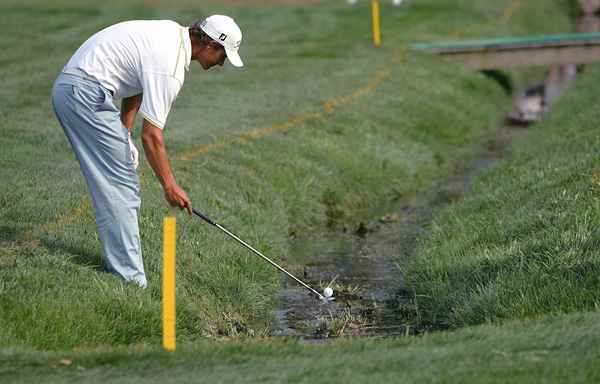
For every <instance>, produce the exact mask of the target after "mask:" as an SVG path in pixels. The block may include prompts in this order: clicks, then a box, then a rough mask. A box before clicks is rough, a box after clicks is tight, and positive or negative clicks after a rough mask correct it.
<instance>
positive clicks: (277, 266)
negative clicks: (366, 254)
mask: <svg viewBox="0 0 600 384" xmlns="http://www.w3.org/2000/svg"><path fill="white" fill-rule="evenodd" d="M192 212H194V214H195V215H196V216H198V217H200V218H201V219H202V220H204V221H206V222H207V223H208V224H210V225H212V226H215V227H217V228H219V229H220V230H221V231H223V232H225V234H226V235H227V236H229V237H231V238H232V239H234V240H235V241H237V242H238V243H240V244H242V245H243V246H244V247H246V248H248V249H249V250H251V251H252V252H254V254H256V255H258V256H260V257H261V258H262V259H263V260H265V261H267V262H268V263H269V264H271V265H272V266H274V267H275V268H277V269H278V270H280V271H281V272H283V273H285V274H286V275H288V276H289V277H291V278H292V279H294V280H296V282H297V283H298V284H300V285H302V286H303V287H304V288H306V289H308V290H309V291H310V292H311V293H312V294H313V295H315V296H316V297H317V298H318V299H319V300H321V301H323V302H329V301H332V300H334V298H333V297H332V296H331V295H332V294H333V291H332V290H331V288H329V290H328V292H327V293H329V297H327V296H324V295H321V294H320V293H319V292H318V291H317V290H315V289H313V288H312V287H311V286H310V285H308V284H306V283H305V282H303V281H302V280H300V279H298V278H297V277H296V276H294V275H292V274H291V273H289V272H288V271H286V270H285V269H284V268H283V267H281V266H280V265H279V264H277V263H275V262H274V261H273V260H271V259H269V258H268V257H266V256H265V255H263V254H262V253H260V252H259V251H257V250H256V249H254V248H252V247H251V246H250V245H249V244H247V243H246V242H244V241H243V240H242V239H240V238H239V237H237V236H236V235H234V234H233V233H231V232H229V231H228V230H227V229H226V228H224V227H222V226H221V225H219V224H218V223H216V222H214V221H212V220H211V219H210V218H209V217H208V216H206V215H205V214H203V213H202V212H200V211H199V210H197V209H196V208H192ZM326 290H327V289H326ZM327 293H326V294H327Z"/></svg>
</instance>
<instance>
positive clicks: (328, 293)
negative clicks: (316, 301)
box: [323, 287, 333, 297]
mask: <svg viewBox="0 0 600 384" xmlns="http://www.w3.org/2000/svg"><path fill="white" fill-rule="evenodd" d="M323 295H325V297H331V296H333V289H331V287H327V288H325V290H324V291H323Z"/></svg>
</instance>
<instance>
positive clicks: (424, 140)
mask: <svg viewBox="0 0 600 384" xmlns="http://www.w3.org/2000/svg"><path fill="white" fill-rule="evenodd" d="M516 3H520V2H516ZM512 4H515V2H511V1H508V0H503V1H489V2H475V3H473V2H470V1H460V2H450V1H440V0H429V1H419V2H415V3H414V4H411V5H410V6H408V7H406V8H402V9H400V10H397V9H393V8H391V7H389V8H388V7H387V6H386V7H384V9H383V11H384V12H383V15H384V18H383V25H384V41H385V44H384V47H383V48H382V49H380V50H376V49H374V48H372V47H371V45H370V38H369V33H370V32H369V31H370V24H369V14H368V6H367V5H366V4H364V5H361V6H359V7H357V8H349V7H347V6H345V5H344V4H333V3H323V4H319V5H318V6H310V7H309V6H301V5H294V6H273V5H270V6H262V7H261V6H243V5H239V6H234V5H230V6H224V5H207V4H203V5H197V4H193V3H191V2H188V1H183V0H182V1H181V2H172V3H170V4H169V5H168V6H166V5H160V4H158V3H155V2H151V1H146V2H137V3H136V2H129V3H127V4H124V3H118V2H111V1H107V2H102V4H97V5H92V4H83V3H81V2H74V1H68V0H64V1H59V2H52V3H47V2H42V1H31V2H23V1H18V2H17V1H13V0H10V1H6V2H3V3H2V5H0V10H1V12H0V30H1V31H2V33H3V38H2V41H1V43H0V44H1V46H2V50H3V52H4V53H3V56H2V58H1V59H0V66H1V68H2V71H0V79H1V80H2V82H3V85H4V86H3V87H2V89H0V117H1V119H0V130H1V132H2V135H0V145H1V146H2V151H1V152H0V164H1V165H2V166H1V167H0V179H1V180H2V194H1V195H0V199H1V200H0V218H1V219H0V220H1V222H0V226H1V232H0V233H1V235H0V236H1V237H0V240H1V244H0V308H1V309H2V310H1V311H0V324H2V326H1V327H0V346H2V347H8V346H17V347H30V348H37V349H61V350H62V349H68V348H72V347H76V346H79V347H82V346H97V345H119V344H133V343H139V342H144V343H155V344H157V343H158V342H159V340H160V317H159V316H160V284H159V281H160V275H159V273H160V266H161V243H160V241H161V220H162V218H163V217H164V216H165V215H167V214H173V212H171V211H169V210H168V209H167V208H166V204H165V202H164V201H163V197H162V193H161V191H160V188H159V186H158V183H156V182H155V181H154V178H153V176H152V174H151V170H150V169H149V167H148V166H147V164H142V167H141V169H140V174H141V179H142V189H143V204H142V215H141V218H140V224H141V234H142V241H143V251H144V260H145V265H146V270H147V272H148V276H149V279H150V287H149V289H147V290H146V291H141V290H138V289H136V288H135V287H132V286H129V285H126V284H123V283H121V282H120V281H118V280H116V279H114V278H113V277H111V276H110V275H108V274H104V273H101V272H100V268H101V260H100V252H99V245H98V239H97V235H96V233H95V225H94V219H93V212H92V210H91V208H90V203H89V198H88V197H87V191H86V188H85V184H84V181H83V178H82V176H81V173H80V171H79V167H78V165H77V163H76V161H75V159H74V156H73V155H72V153H71V150H70V148H69V147H68V144H67V142H66V140H65V137H64V135H63V133H62V131H61V129H60V127H59V126H58V123H57V122H56V120H55V118H54V116H53V113H52V111H51V108H50V103H49V92H50V87H51V85H52V82H53V80H54V78H55V77H56V75H57V74H58V72H59V71H60V68H61V67H62V65H64V63H65V62H66V61H67V60H68V58H69V57H70V55H71V54H72V53H73V52H74V50H75V49H76V48H77V46H78V45H79V44H81V43H82V42H83V41H84V40H85V39H86V38H87V37H88V36H90V35H91V34H92V33H94V32H95V31H97V30H99V29H100V28H102V27H104V26H107V25H110V24H112V23H115V22H117V21H121V20H126V19H135V18H171V19H174V20H177V21H179V22H181V23H189V22H191V21H193V20H194V19H195V18H196V17H200V16H202V15H205V14H208V13H219V12H222V13H228V14H231V15H232V16H234V17H235V18H236V19H238V21H239V22H240V24H241V25H242V26H243V27H244V31H245V42H244V46H243V49H242V52H243V55H244V59H245V62H246V63H247V67H246V68H245V69H244V70H242V71H234V70H233V69H232V68H230V67H225V68H222V69H219V70H216V71H211V72H209V73H204V72H201V71H200V70H199V68H198V67H197V66H195V65H194V66H193V70H192V71H191V72H190V73H189V77H188V79H187V81H186V85H185V87H184V89H183V91H182V93H181V94H180V96H179V98H178V100H177V102H176V104H175V107H174V109H173V111H172V115H171V118H170V121H169V126H168V128H167V131H166V138H167V146H168V149H169V151H170V153H171V155H172V160H173V161H172V165H173V167H174V169H175V174H176V176H177V179H178V181H179V183H180V184H181V186H182V187H183V188H184V189H186V190H187V192H188V193H189V194H190V196H191V197H192V199H193V201H194V203H195V206H196V207H198V208H201V209H203V210H205V211H206V212H208V213H209V214H210V215H211V216H213V217H214V218H215V219H216V220H217V221H219V222H221V223H223V224H224V225H225V226H227V227H229V228H230V229H232V230H233V231H234V232H236V233H238V234H240V235H241V236H242V237H243V238H244V239H246V240H247V241H248V242H250V243H251V244H253V245H255V246H256V247H257V248H259V249H261V250H262V251H264V252H265V253H266V254H268V255H270V256H271V257H274V258H278V257H280V256H281V255H282V254H285V251H286V247H287V239H288V236H289V235H290V234H298V233H302V232H304V231H317V230H323V229H325V228H326V227H327V226H330V227H335V226H339V225H351V223H352V222H353V221H354V220H357V219H358V218H360V217H361V216H364V215H366V214H367V212H368V211H369V210H370V209H371V208H372V207H374V206H377V205H379V204H381V203H382V201H385V200H389V199H401V198H409V197H410V196H412V195H414V194H415V193H418V192H419V191H421V190H423V189H424V188H426V187H427V186H429V185H431V184H432V183H433V182H434V181H435V180H436V179H437V178H440V177H445V175H447V174H448V173H449V172H450V170H451V169H452V165H453V163H454V162H455V161H456V160H457V159H458V158H461V157H462V156H464V155H466V153H467V152H468V150H469V149H470V148H471V147H472V146H473V144H474V143H476V142H478V141H481V140H483V139H484V138H485V137H486V136H487V135H489V134H490V132H491V131H492V130H493V128H494V126H495V124H496V122H497V121H498V119H499V118H500V114H501V108H500V106H502V105H504V104H505V103H506V102H507V97H506V96H505V95H504V94H503V93H502V91H501V90H500V88H499V87H498V86H496V85H495V84H493V83H491V82H490V81H488V80H487V79H485V78H484V77H483V76H482V75H480V74H477V73H473V72H470V71H467V70H466V69H463V68H461V67H460V66H458V65H448V64H446V63H443V62H440V61H438V60H437V59H435V58H431V57H427V56H422V55H419V54H416V53H413V52H407V51H405V50H403V49H402V47H403V45H404V44H405V43H406V42H409V41H416V40H420V39H429V38H432V37H439V38H445V37H447V35H448V34H449V33H450V32H454V33H455V35H456V36H466V35H476V34H478V33H486V34H489V35H505V34H509V33H511V32H513V31H514V32H517V33H526V32H536V33H537V32H541V31H542V30H543V31H544V32H549V31H557V32H560V31H564V30H565V29H567V28H568V23H567V20H566V18H565V15H564V14H563V5H562V3H553V4H550V5H547V6H545V7H544V8H543V9H544V14H545V17H544V18H543V19H540V20H538V21H535V22H530V20H529V19H527V18H525V17H524V16H517V15H519V13H520V12H529V11H531V10H532V9H534V8H533V6H532V5H530V4H529V3H528V2H527V3H524V4H517V5H519V6H520V7H517V8H515V13H514V14H510V15H509V17H501V15H503V14H504V12H505V10H506V9H508V8H509V7H510V6H511V5H512ZM514 20H517V22H514ZM542 24H543V27H541V25H542ZM467 26H468V28H466V27H467ZM461 31H462V32H461ZM381 76H383V80H381ZM378 79H379V80H378ZM361 89H362V90H364V91H362V93H361V92H359V93H358V94H357V93H356V92H357V91H359V90H361ZM340 96H342V97H341V98H340ZM307 113H308V114H311V115H312V116H313V117H311V118H306V119H297V118H296V122H295V123H291V124H288V125H282V124H284V123H286V122H289V121H290V120H294V116H305V115H306V114H307ZM281 127H283V128H281ZM262 128H266V130H262V131H261V130H260V129H262ZM271 128H272V130H273V132H272V133H271V134H268V135H262V133H265V132H269V129H271ZM138 129H139V127H138ZM256 130H259V131H256ZM249 132H255V134H254V135H248V133H249ZM256 132H259V133H260V132H262V133H261V134H258V135H257V134H256ZM244 134H246V136H244ZM137 135H139V132H136V136H137ZM261 135H262V136H261ZM211 144H213V145H214V148H216V149H213V150H209V151H208V152H205V153H203V154H202V155H200V156H191V157H190V156H189V154H190V153H196V152H197V151H198V149H201V148H203V146H207V145H211ZM186 159H187V160H186ZM178 217H179V226H178V257H179V258H178V265H177V266H178V292H177V294H178V303H177V305H178V337H179V339H180V340H181V341H189V342H191V341H194V340H198V339H201V338H204V337H215V336H220V335H226V336H235V335H237V334H238V333H239V332H243V331H244V330H245V329H247V327H253V328H257V329H258V332H257V333H258V334H260V333H262V332H266V331H267V330H268V328H269V323H268V321H269V318H270V310H271V305H272V303H271V297H272V295H271V294H272V293H273V291H274V290H276V289H277V288H278V286H279V278H280V277H279V276H278V274H277V273H276V272H275V271H273V270H271V269H270V268H269V267H268V266H266V265H264V264H263V263H261V262H260V261H259V260H256V259H255V258H254V257H253V256H251V255H249V254H247V253H246V252H245V251H244V250H241V249H239V248H238V246H237V245H235V244H233V243H231V242H228V241H225V240H224V238H223V236H222V235H221V234H220V233H217V232H214V231H213V230H212V228H208V227H205V226H204V225H203V224H202V223H200V222H199V221H195V220H193V219H189V218H186V217H184V216H182V215H179V216H178ZM349 223H350V224H349Z"/></svg>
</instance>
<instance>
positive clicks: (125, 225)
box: [52, 15, 243, 288]
mask: <svg viewBox="0 0 600 384" xmlns="http://www.w3.org/2000/svg"><path fill="white" fill-rule="evenodd" d="M241 41H242V32H241V31H240V28H239V27H238V26H237V24H236V23H235V21H234V20H233V19H232V18H230V17H227V16H221V15H214V16H210V17H208V18H207V19H205V20H201V21H198V22H196V23H194V24H193V25H192V26H190V27H183V26H181V25H179V24H177V23H176V22H173V21H168V20H139V21H127V22H123V23H119V24H115V25H113V26H110V27H108V28H106V29H104V30H102V31H100V32H98V33H96V34H95V35H93V36H92V37H91V38H90V39H88V40H87V41H86V42H85V43H84V44H83V45H82V46H81V47H80V48H79V49H78V50H77V51H76V52H75V54H74V55H73V57H72V58H71V59H70V60H69V62H68V63H67V65H66V66H65V67H64V68H63V70H62V73H61V74H60V75H59V76H58V78H57V79H56V81H55V83H54V87H53V89H52V104H53V106H54V112H55V113H56V116H57V117H58V121H59V122H60V124H61V126H62V127H63V130H64V132H65V134H66V136H67V138H68V140H69V142H70V144H71V147H72V148H73V151H74V152H75V156H76V157H77V160H78V161H79V165H80V167H81V170H82V172H83V175H84V176H85V179H86V182H87V185H88V188H89V190H90V193H91V196H92V200H93V203H94V210H95V214H96V225H97V228H98V234H99V236H100V241H101V242H102V253H103V256H104V263H105V267H106V269H107V270H108V271H109V272H111V273H113V274H115V275H117V276H119V277H121V278H123V279H125V280H126V281H132V282H135V283H137V284H138V285H139V286H141V287H144V288H145V287H146V285H147V280H146V274H145V272H144V264H143V261H142V249H141V244H140V234H139V227H138V215H139V210H140V203H141V199H140V183H139V179H138V175H137V172H136V169H137V166H138V150H137V149H136V148H135V146H134V145H133V143H132V141H131V130H132V128H133V123H134V120H135V116H136V114H137V113H138V112H139V113H140V114H141V115H142V117H143V118H144V121H143V128H142V142H143V145H144V150H145V153H146V158H147V159H148V162H149V163H150V166H151V167H152V169H153V170H154V173H155V174H156V177H157V178H158V180H159V181H160V183H161V184H162V187H163V190H164V193H165V198H166V200H167V201H168V202H169V204H170V205H171V206H175V207H180V208H182V209H186V210H187V211H188V212H189V213H190V214H191V209H192V203H191V201H190V198H189V197H188V196H187V194H186V193H185V191H183V190H182V189H181V188H180V187H179V186H178V185H177V182H176V181H175V177H174V175H173V172H172V170H171V167H170V165H169V158H168V156H167V152H166V149H165V144H164V140H163V129H164V128H165V125H166V122H167V116H168V115H169V111H170V110H171V106H172V105H173V102H174V101H175V98H176V97H177V94H178V93H179V90H180V89H181V86H182V85H183V82H184V79H185V74H186V72H187V71H188V70H189V65H190V62H191V61H192V60H195V61H197V62H199V63H200V65H201V66H202V68H203V69H205V70H208V69H209V68H211V67H213V66H215V65H223V62H224V61H225V58H228V59H229V62H231V64H233V65H234V66H236V67H241V66H243V63H242V60H241V59H240V56H239V54H238V49H239V47H240V43H241ZM115 99H120V100H121V110H119V109H118V108H116V107H115V105H114V103H113V100H115Z"/></svg>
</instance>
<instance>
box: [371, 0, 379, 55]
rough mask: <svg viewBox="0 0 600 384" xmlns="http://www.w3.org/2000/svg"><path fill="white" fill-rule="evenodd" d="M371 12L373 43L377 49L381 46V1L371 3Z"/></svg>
mask: <svg viewBox="0 0 600 384" xmlns="http://www.w3.org/2000/svg"><path fill="white" fill-rule="evenodd" d="M371 10H372V12H371V13H372V14H373V43H374V44H375V46H376V47H379V46H380V45H381V29H380V24H379V1H378V0H372V1H371Z"/></svg>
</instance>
